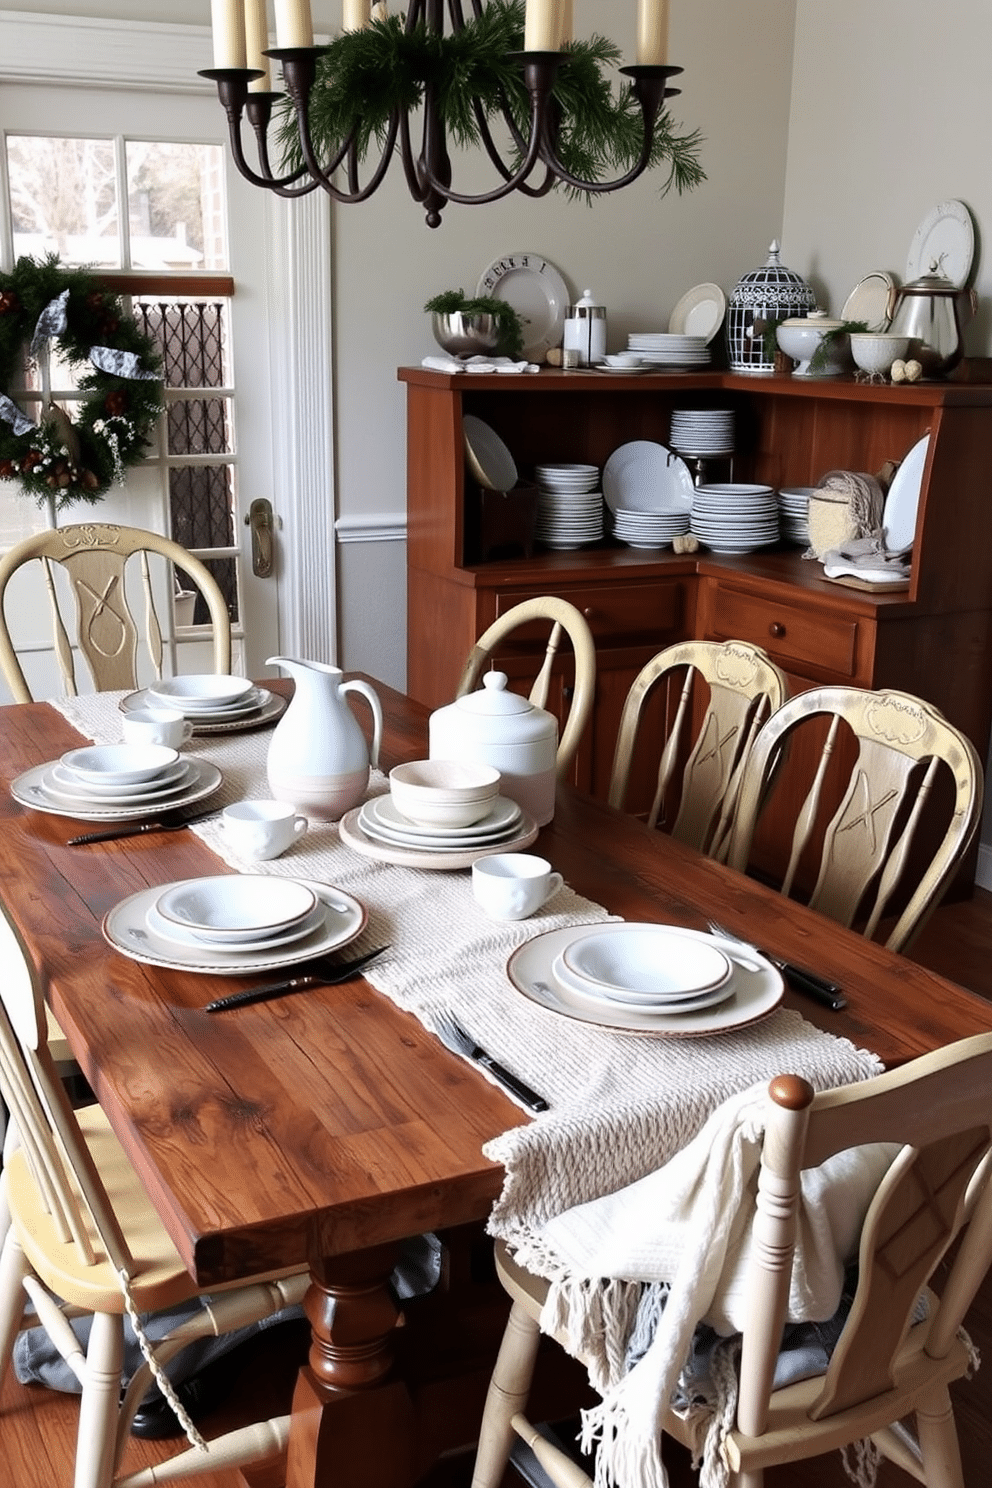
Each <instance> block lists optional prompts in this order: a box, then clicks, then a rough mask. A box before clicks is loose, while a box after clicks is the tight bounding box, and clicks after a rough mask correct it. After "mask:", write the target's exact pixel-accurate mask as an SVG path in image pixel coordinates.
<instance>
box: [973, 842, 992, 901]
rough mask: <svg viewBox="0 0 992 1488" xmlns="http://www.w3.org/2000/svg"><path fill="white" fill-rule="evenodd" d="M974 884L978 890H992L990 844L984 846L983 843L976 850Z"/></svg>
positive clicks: (991, 845)
mask: <svg viewBox="0 0 992 1488" xmlns="http://www.w3.org/2000/svg"><path fill="white" fill-rule="evenodd" d="M975 883H976V884H977V886H978V887H979V888H980V889H992V843H990V844H989V845H988V846H986V844H985V843H984V842H983V843H982V845H981V846H980V847H979V849H978V863H977V866H976V868H975Z"/></svg>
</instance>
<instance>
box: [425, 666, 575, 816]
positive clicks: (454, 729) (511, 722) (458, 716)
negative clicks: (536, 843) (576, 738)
mask: <svg viewBox="0 0 992 1488" xmlns="http://www.w3.org/2000/svg"><path fill="white" fill-rule="evenodd" d="M482 683H483V685H482V687H481V688H480V689H479V691H478V692H469V693H466V694H465V696H464V697H460V698H457V699H456V701H455V702H453V703H449V704H447V706H446V707H444V708H439V709H438V710H437V712H436V713H432V714H431V718H430V724H429V740H430V743H429V753H430V757H431V759H449V760H467V761H472V762H474V763H476V764H483V765H493V766H494V767H495V768H496V769H497V770H499V772H500V774H501V775H502V777H503V779H502V785H501V787H500V789H501V792H502V794H503V795H504V796H507V797H508V798H509V799H510V800H511V801H516V802H517V804H518V805H519V806H521V807H522V808H523V809H524V811H527V812H529V813H530V815H531V816H532V817H533V818H534V820H535V821H536V822H537V824H538V826H539V827H543V826H545V825H546V823H547V822H549V821H550V820H551V818H552V817H553V816H554V814H555V766H556V756H557V753H558V721H557V719H556V718H555V716H554V714H552V713H548V712H547V711H546V710H545V709H544V708H538V707H537V706H536V705H535V704H534V703H532V702H530V701H529V700H528V699H527V698H524V697H520V696H518V694H517V693H515V692H507V690H506V683H507V676H506V673H505V672H487V673H486V675H485V676H484V677H483V679H482Z"/></svg>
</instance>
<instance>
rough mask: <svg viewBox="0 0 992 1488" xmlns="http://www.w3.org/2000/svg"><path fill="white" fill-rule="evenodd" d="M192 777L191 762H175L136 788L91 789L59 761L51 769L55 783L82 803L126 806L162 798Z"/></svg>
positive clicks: (135, 786)
mask: <svg viewBox="0 0 992 1488" xmlns="http://www.w3.org/2000/svg"><path fill="white" fill-rule="evenodd" d="M188 777H189V761H188V760H186V759H180V760H176V763H175V764H174V765H169V766H167V768H166V769H164V770H163V771H162V773H161V775H157V776H156V777H155V779H154V780H138V781H136V782H135V783H134V784H133V785H118V786H116V787H115V786H109V785H90V784H89V782H88V781H86V780H83V779H82V778H81V777H80V776H79V775H77V774H76V772H75V770H72V769H70V768H68V767H67V766H66V765H64V764H63V763H62V761H61V760H57V761H56V762H55V764H53V765H52V782H53V784H55V785H58V786H59V787H60V788H61V789H62V790H64V791H65V792H66V793H67V794H68V795H74V796H78V797H79V798H80V799H81V800H83V801H109V802H111V803H115V802H116V803H117V804H118V805H123V804H124V803H125V802H127V801H134V800H141V799H142V798H143V797H145V796H155V795H161V794H162V793H163V792H165V791H168V790H172V789H175V788H177V787H180V786H181V785H182V784H183V783H184V782H185V781H186V780H187V779H188Z"/></svg>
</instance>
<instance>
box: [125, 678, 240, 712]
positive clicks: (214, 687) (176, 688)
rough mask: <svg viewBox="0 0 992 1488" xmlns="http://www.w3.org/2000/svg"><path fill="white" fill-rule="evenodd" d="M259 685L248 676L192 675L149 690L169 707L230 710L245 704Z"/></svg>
mask: <svg viewBox="0 0 992 1488" xmlns="http://www.w3.org/2000/svg"><path fill="white" fill-rule="evenodd" d="M254 686H255V684H254V682H252V681H251V680H250V679H249V678H248V677H229V676H226V675H225V674H224V673H215V672H191V673H188V674H187V675H186V676H182V677H167V678H163V680H162V681H161V682H156V683H155V686H154V687H150V688H149V689H148V691H149V695H150V696H151V698H153V699H157V700H159V701H161V702H162V703H164V704H166V705H167V706H171V707H173V708H180V709H182V710H183V711H185V710H187V709H193V708H200V709H206V710H210V709H215V708H229V707H231V706H232V705H233V704H235V703H239V702H242V701H243V700H244V698H245V696H246V695H247V694H248V693H249V692H251V691H252V689H253V688H254Z"/></svg>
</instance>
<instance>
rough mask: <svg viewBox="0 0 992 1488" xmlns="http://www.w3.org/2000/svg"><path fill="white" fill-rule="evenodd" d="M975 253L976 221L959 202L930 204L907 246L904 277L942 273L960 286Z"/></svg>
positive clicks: (968, 270) (968, 271)
mask: <svg viewBox="0 0 992 1488" xmlns="http://www.w3.org/2000/svg"><path fill="white" fill-rule="evenodd" d="M974 256H975V224H974V223H973V221H972V220H971V213H970V212H969V211H968V208H967V207H966V206H965V204H964V202H961V201H945V202H938V203H937V205H936V206H935V207H931V208H930V210H929V212H928V213H927V215H926V216H925V217H924V219H923V221H922V222H921V223H920V225H919V227H918V228H917V229H916V232H915V233H914V234H913V241H912V243H911V244H910V245H909V257H908V258H907V259H906V279H907V281H912V280H913V279H919V278H921V276H922V275H924V274H942V275H943V276H944V278H945V279H949V280H950V281H951V283H952V284H956V285H957V286H958V288H959V289H963V288H964V286H965V284H966V283H967V282H968V275H969V274H970V273H971V263H972V259H973V258H974Z"/></svg>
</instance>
